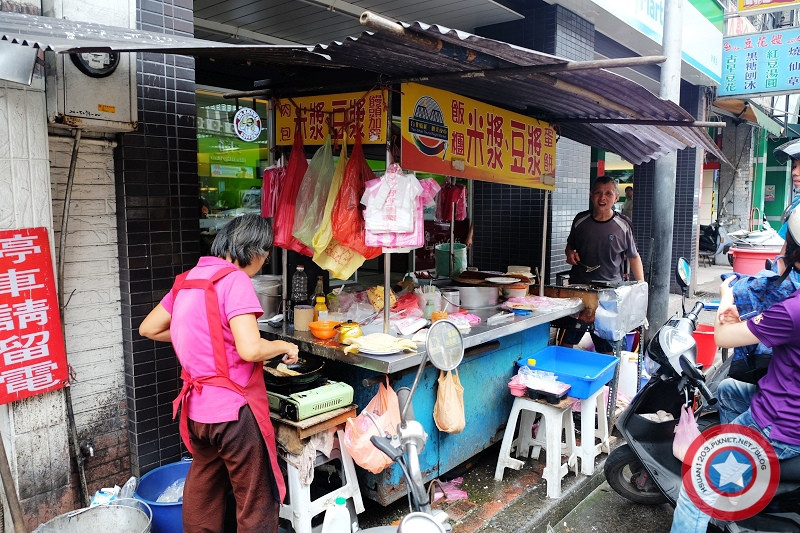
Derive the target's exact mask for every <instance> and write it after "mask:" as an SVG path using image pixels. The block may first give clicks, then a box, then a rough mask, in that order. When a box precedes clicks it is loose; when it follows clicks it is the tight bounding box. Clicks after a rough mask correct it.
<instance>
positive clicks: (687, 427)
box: [672, 405, 700, 462]
mask: <svg viewBox="0 0 800 533" xmlns="http://www.w3.org/2000/svg"><path fill="white" fill-rule="evenodd" d="M699 436H700V430H699V429H698V428H697V421H696V420H695V419H694V415H693V414H692V410H691V409H690V408H689V407H687V406H686V405H684V406H683V407H681V418H680V420H678V425H677V426H675V439H674V440H673V441H672V455H674V456H675V458H676V459H678V460H679V461H681V462H683V460H684V458H685V457H686V452H687V451H688V450H689V446H691V444H692V442H693V441H694V439H696V438H697V437H699Z"/></svg>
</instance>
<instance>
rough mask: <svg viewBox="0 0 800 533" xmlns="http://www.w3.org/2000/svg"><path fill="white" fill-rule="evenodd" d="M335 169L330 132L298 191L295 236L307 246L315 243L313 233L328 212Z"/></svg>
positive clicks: (312, 159)
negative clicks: (326, 205) (327, 206)
mask: <svg viewBox="0 0 800 533" xmlns="http://www.w3.org/2000/svg"><path fill="white" fill-rule="evenodd" d="M333 171H334V164H333V152H332V151H331V136H330V134H329V135H327V136H326V137H325V143H324V144H323V145H322V146H321V147H320V149H319V150H317V153H315V154H314V157H312V158H311V163H309V165H308V170H307V171H306V174H305V176H303V182H302V183H301V184H300V190H299V191H298V193H297V205H296V207H295V212H294V230H293V231H292V235H294V236H295V237H296V238H297V239H298V240H299V241H300V242H302V243H303V244H305V245H306V246H309V247H311V246H312V243H313V240H314V234H315V233H316V232H317V228H319V225H320V221H321V220H322V215H323V214H324V212H325V204H326V203H327V201H328V192H329V191H330V189H331V182H332V181H333Z"/></svg>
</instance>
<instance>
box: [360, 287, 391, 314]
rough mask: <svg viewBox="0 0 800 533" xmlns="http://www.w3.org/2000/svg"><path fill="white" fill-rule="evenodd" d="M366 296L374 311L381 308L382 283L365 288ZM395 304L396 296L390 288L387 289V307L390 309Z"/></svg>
mask: <svg viewBox="0 0 800 533" xmlns="http://www.w3.org/2000/svg"><path fill="white" fill-rule="evenodd" d="M367 298H368V299H369V303H371V304H372V307H374V308H375V310H376V311H380V310H381V309H383V285H378V286H375V287H370V288H369V289H367ZM395 305H397V296H395V294H394V291H393V290H392V289H389V309H392V308H393V307H394V306H395Z"/></svg>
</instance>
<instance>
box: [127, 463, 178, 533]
mask: <svg viewBox="0 0 800 533" xmlns="http://www.w3.org/2000/svg"><path fill="white" fill-rule="evenodd" d="M191 464H192V462H191V461H179V462H177V463H170V464H168V465H164V466H159V467H158V468H156V469H155V470H151V471H150V472H148V473H146V474H145V475H143V476H142V478H141V479H140V480H139V486H138V487H136V492H135V493H134V495H133V496H134V497H135V498H136V499H137V500H141V501H143V502H145V503H146V504H147V505H149V506H150V509H152V511H153V528H152V531H153V533H183V516H182V513H183V502H182V501H179V502H164V503H162V502H157V501H156V500H157V499H158V497H159V496H161V494H162V493H163V492H164V491H165V490H166V489H167V487H169V486H170V485H172V484H173V483H174V482H175V481H177V480H179V479H186V474H187V473H188V472H189V465H191Z"/></svg>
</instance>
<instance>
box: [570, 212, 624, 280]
mask: <svg viewBox="0 0 800 533" xmlns="http://www.w3.org/2000/svg"><path fill="white" fill-rule="evenodd" d="M567 246H568V247H569V248H570V249H572V250H576V251H577V252H578V254H579V255H580V258H581V263H583V265H587V266H590V267H591V266H595V265H600V268H598V269H596V270H593V271H592V272H586V267H585V266H583V265H575V266H573V267H572V270H571V271H570V273H569V282H570V284H575V283H579V284H585V283H591V282H592V281H612V282H619V281H622V276H623V274H624V269H625V260H626V259H631V258H634V257H636V256H638V255H639V252H638V250H637V249H636V243H635V242H634V240H633V229H632V228H631V222H630V219H628V218H627V217H626V216H624V215H622V214H620V213H616V212H615V213H614V216H613V217H611V218H610V219H608V220H606V221H603V222H598V221H597V220H594V219H593V218H592V215H591V213H590V212H589V211H582V212H580V213H578V214H577V215H576V216H575V219H574V220H573V221H572V229H571V230H570V234H569V237H568V238H567Z"/></svg>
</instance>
